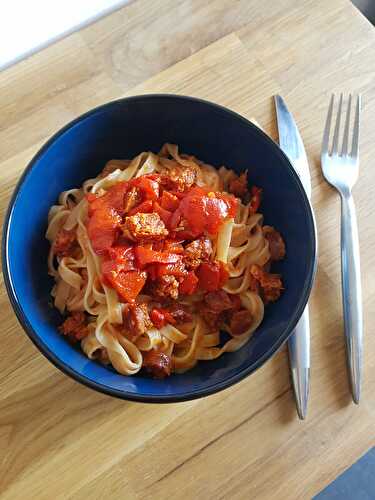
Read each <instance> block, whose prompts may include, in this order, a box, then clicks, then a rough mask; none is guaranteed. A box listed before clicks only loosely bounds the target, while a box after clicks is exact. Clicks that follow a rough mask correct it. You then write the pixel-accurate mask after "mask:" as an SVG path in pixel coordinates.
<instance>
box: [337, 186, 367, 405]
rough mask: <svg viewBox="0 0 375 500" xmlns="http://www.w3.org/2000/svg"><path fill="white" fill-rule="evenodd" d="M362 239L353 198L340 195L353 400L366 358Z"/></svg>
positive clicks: (344, 286) (349, 367)
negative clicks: (359, 238) (361, 262)
mask: <svg viewBox="0 0 375 500" xmlns="http://www.w3.org/2000/svg"><path fill="white" fill-rule="evenodd" d="M359 261H360V259H359V240H358V226H357V217H356V211H355V206H354V200H353V197H352V195H351V194H350V193H342V194H341V281H342V302H343V309H344V331H345V342H346V358H347V364H348V376H349V381H350V387H351V392H352V397H353V401H354V402H355V403H356V404H358V403H359V397H360V392H361V380H362V357H363V320H362V290H361V272H360V262H359Z"/></svg>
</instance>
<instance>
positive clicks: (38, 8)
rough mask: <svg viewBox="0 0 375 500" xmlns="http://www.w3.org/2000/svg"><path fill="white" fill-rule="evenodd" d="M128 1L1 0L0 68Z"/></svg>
mask: <svg viewBox="0 0 375 500" xmlns="http://www.w3.org/2000/svg"><path fill="white" fill-rule="evenodd" d="M128 2H129V0H0V69H4V68H5V67H7V66H9V65H11V64H12V63H14V62H16V61H19V60H20V59H22V58H24V57H26V56H28V55H30V54H32V53H33V52H35V51H36V50H38V49H40V48H42V47H45V46H46V45H48V44H49V43H51V42H53V41H55V40H57V39H58V38H61V37H62V36H64V35H65V34H67V33H71V32H72V31H74V30H76V29H77V28H80V27H82V26H84V25H85V24H88V23H89V22H91V21H94V20H96V19H98V18H99V17H101V16H103V15H105V14H108V13H109V12H111V11H112V10H115V9H116V8H118V7H120V6H121V5H124V4H126V3H128Z"/></svg>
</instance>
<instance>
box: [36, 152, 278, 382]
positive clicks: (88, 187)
mask: <svg viewBox="0 0 375 500" xmlns="http://www.w3.org/2000/svg"><path fill="white" fill-rule="evenodd" d="M261 195H262V190H261V189H260V188H258V187H256V186H252V187H251V188H248V180H247V172H245V173H242V174H241V175H239V176H238V175H236V174H235V172H234V171H233V170H229V169H227V168H225V167H220V168H219V169H216V168H214V167H213V166H211V165H208V164H206V163H204V162H203V161H201V160H198V159H197V158H195V157H194V156H191V155H186V154H180V153H179V150H178V147H177V146H176V145H173V144H165V145H164V146H163V147H162V149H161V151H160V152H159V153H158V154H154V153H152V152H143V153H140V154H139V155H138V156H136V157H135V158H133V159H132V160H111V161H109V162H108V163H107V164H106V165H105V167H104V170H103V171H102V172H101V173H100V174H99V175H98V177H97V178H95V179H89V180H86V181H85V182H84V183H83V185H82V187H81V188H79V189H69V190H68V191H64V192H62V193H61V194H60V197H59V200H58V204H57V205H54V206H52V207H51V209H50V211H49V215H48V229H47V233H46V237H47V239H48V240H49V242H50V245H51V246H50V252H49V256H48V272H49V274H50V275H51V276H52V277H53V278H54V280H55V285H54V286H53V289H52V291H51V295H52V297H53V301H54V306H55V307H56V308H57V309H58V310H59V311H60V313H61V314H62V315H63V316H64V321H63V323H62V325H61V326H60V327H59V331H60V332H61V334H63V335H64V336H66V338H67V339H68V340H69V341H70V342H72V343H79V344H80V347H81V349H82V350H83V352H84V353H85V354H86V356H88V358H90V359H96V360H98V361H99V362H101V363H103V364H110V365H112V367H113V368H114V369H115V370H116V371H117V372H119V373H121V374H123V375H134V374H136V373H138V372H139V371H140V370H141V369H142V370H144V371H146V372H148V373H149V374H151V375H152V376H154V377H156V378H163V377H165V376H168V375H170V374H171V373H173V372H177V373H179V372H184V371H186V370H189V369H191V368H192V367H193V366H194V365H196V363H197V362H198V361H200V360H213V359H216V358H218V357H219V356H221V355H222V354H223V353H225V352H233V351H236V350H238V349H240V348H241V347H242V346H243V345H244V344H245V343H246V342H248V340H249V338H250V337H251V335H252V334H253V332H254V331H255V330H256V329H257V328H258V326H259V325H260V323H261V321H262V319H263V315H264V306H265V305H266V304H267V303H269V302H273V301H275V300H277V299H278V298H279V296H280V293H281V291H282V289H283V286H282V282H281V278H280V275H278V274H273V273H271V272H270V271H271V269H270V267H271V265H272V262H274V261H276V260H280V259H282V258H284V256H285V245H284V242H283V239H282V237H281V235H280V234H279V233H278V232H277V231H276V230H275V229H274V228H273V227H271V226H264V225H263V217H262V214H261V213H259V206H260V202H261Z"/></svg>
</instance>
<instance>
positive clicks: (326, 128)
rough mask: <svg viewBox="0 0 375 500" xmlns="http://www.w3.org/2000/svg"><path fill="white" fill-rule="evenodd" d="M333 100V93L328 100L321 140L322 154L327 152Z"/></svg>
mask: <svg viewBox="0 0 375 500" xmlns="http://www.w3.org/2000/svg"><path fill="white" fill-rule="evenodd" d="M334 102H335V94H332V95H331V100H330V102H329V107H328V113H327V119H326V124H325V126H324V133H323V142H322V155H326V154H328V144H329V131H330V130H331V122H332V112H333V103H334Z"/></svg>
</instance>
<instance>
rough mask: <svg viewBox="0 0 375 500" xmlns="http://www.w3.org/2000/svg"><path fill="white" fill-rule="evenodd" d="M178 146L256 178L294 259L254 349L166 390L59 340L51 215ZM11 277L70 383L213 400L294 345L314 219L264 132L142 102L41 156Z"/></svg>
mask: <svg viewBox="0 0 375 500" xmlns="http://www.w3.org/2000/svg"><path fill="white" fill-rule="evenodd" d="M167 141H168V142H172V143H176V144H178V145H179V146H180V150H181V151H182V152H188V153H192V154H194V155H195V156H197V157H198V158H200V159H202V160H205V161H206V162H208V163H211V164H213V165H214V166H217V167H219V166H221V165H225V166H227V167H229V168H232V169H234V170H235V171H236V172H241V171H243V170H245V169H248V171H249V179H250V183H251V184H256V185H258V186H261V187H262V188H263V189H264V198H263V203H262V206H261V212H262V213H263V214H264V219H265V223H267V224H270V225H273V226H275V227H276V228H277V229H278V230H279V231H280V232H281V233H282V235H283V236H284V239H285V241H286V246H287V257H286V259H285V260H284V261H282V262H280V263H278V264H277V266H275V267H274V269H276V270H277V272H280V273H281V274H282V276H283V280H284V286H285V292H284V293H283V295H282V296H281V299H280V300H279V301H278V302H276V303H275V304H272V305H269V306H267V308H266V312H265V318H264V321H263V323H262V324H261V326H260V327H259V329H258V330H257V332H256V333H255V334H254V336H253V337H252V338H251V340H250V341H249V343H248V344H247V345H246V346H245V347H243V348H242V349H241V350H239V351H238V352H236V353H230V354H225V355H223V356H222V357H221V358H219V359H218V360H215V361H211V362H200V363H199V364H198V366H197V367H196V368H194V369H193V370H191V371H189V372H187V373H186V374H183V375H173V376H171V377H170V378H168V379H167V380H164V381H159V380H153V379H150V378H145V377H143V376H141V375H139V376H135V377H124V376H121V375H118V374H117V373H115V372H114V371H112V370H111V369H109V368H107V367H103V366H101V365H100V364H98V363H95V362H92V361H89V360H88V359H87V358H86V357H85V356H84V355H83V354H82V353H81V351H80V350H79V349H75V348H73V347H71V346H70V345H69V344H68V343H67V342H66V340H65V339H64V338H62V336H60V335H59V334H58V332H57V329H56V327H57V325H58V324H60V323H61V318H60V316H59V314H58V313H57V312H56V311H55V310H54V309H53V308H52V307H51V306H50V303H51V299H50V289H51V287H52V284H53V283H52V280H51V279H50V278H49V277H48V276H47V252H48V243H47V241H46V240H45V238H44V233H45V230H46V223H47V213H48V210H49V207H50V206H51V205H52V204H54V203H55V202H56V200H57V197H58V195H59V193H60V192H61V191H63V190H66V189H68V188H71V187H76V186H80V185H81V184H82V182H83V181H84V180H85V179H88V178H90V177H94V176H95V175H96V174H97V173H98V172H99V171H100V170H101V169H102V168H103V166H104V164H105V162H106V161H108V160H109V159H111V158H131V157H133V156H135V155H136V154H138V153H139V152H140V151H144V150H152V151H158V150H159V149H160V147H161V145H162V144H163V143H164V142H167ZM4 237H5V238H4V240H5V255H4V257H5V258H4V266H5V269H4V270H5V272H4V275H5V277H6V280H7V285H8V290H9V292H10V296H11V299H12V302H13V305H14V306H15V309H16V312H17V315H18V317H19V319H20V320H21V322H22V323H23V325H24V326H25V328H26V330H27V332H28V334H29V336H30V337H31V339H32V340H33V341H34V342H35V343H36V344H37V345H38V347H39V348H40V349H41V350H42V352H43V353H44V354H45V355H46V356H47V357H48V358H49V359H50V360H51V361H53V362H54V363H55V364H57V366H59V367H60V368H61V369H63V370H64V371H65V372H66V373H68V374H70V375H73V376H74V377H75V378H77V379H78V380H80V381H82V382H84V383H86V384H88V385H91V386H94V387H96V388H97V389H100V390H103V391H105V392H109V393H111V394H114V395H117V396H121V397H127V398H133V399H142V398H144V397H146V398H147V399H149V400H155V401H163V400H178V399H189V398H192V397H197V396H200V395H204V394H208V393H210V392H214V391H216V390H219V389H221V388H224V387H226V386H228V385H230V384H231V383H233V382H235V381H236V380H239V379H240V378H242V377H243V376H245V375H246V374H247V373H249V372H251V371H253V370H254V369H255V368H257V367H258V366H260V364H262V363H263V362H264V361H265V360H266V359H268V357H269V356H270V355H271V354H272V353H273V352H274V351H276V350H277V348H278V347H280V345H281V344H282V343H283V342H284V341H285V340H286V338H287V336H288V334H289V333H290V331H291V329H292V327H293V326H294V325H295V323H296V321H297V320H298V318H299V316H300V314H301V312H302V310H303V307H304V305H305V303H306V301H307V298H308V294H309V292H310V288H311V284H312V279H313V274H314V267H315V257H316V256H315V236H314V227H313V219H312V214H311V210H310V207H309V204H308V201H307V199H306V196H305V195H304V193H303V189H302V186H301V184H300V182H299V180H298V178H297V176H296V174H295V173H294V171H293V170H292V168H291V166H290V164H289V162H288V160H287V158H286V157H285V156H284V154H283V153H282V152H281V151H280V150H279V148H278V147H277V146H276V145H275V144H274V143H273V142H272V141H271V140H270V139H269V138H268V137H267V136H266V135H265V134H263V133H262V132H261V131H260V130H259V129H258V128H257V127H255V126H253V125H252V124H250V123H249V122H247V121H246V120H244V119H243V118H241V117H239V116H238V115H236V114H234V113H231V112H229V111H227V110H225V109H224V108H221V107H219V106H216V105H213V104H210V103H207V102H204V101H200V100H196V99H192V98H185V97H178V96H139V97H134V98H130V99H124V100H121V101H115V102H113V103H109V104H107V105H105V106H102V107H100V108H97V109H96V110H93V111H91V112H89V113H88V114H86V115H84V116H83V117H81V118H79V119H77V120H76V121H75V122H73V123H72V124H69V125H68V126H67V127H65V128H64V129H63V130H62V131H60V132H59V133H58V134H56V135H55V136H54V137H53V138H52V139H51V140H50V141H49V142H48V143H47V144H46V145H45V146H44V148H43V149H42V150H41V151H40V152H39V153H38V154H37V156H36V157H35V158H34V159H33V161H32V162H31V164H30V166H29V168H28V170H27V171H26V172H25V174H24V176H23V178H22V179H21V181H20V183H19V186H18V188H17V190H16V193H15V197H14V199H13V203H12V204H11V209H10V212H9V214H8V220H7V224H6V225H5V233H4Z"/></svg>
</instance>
